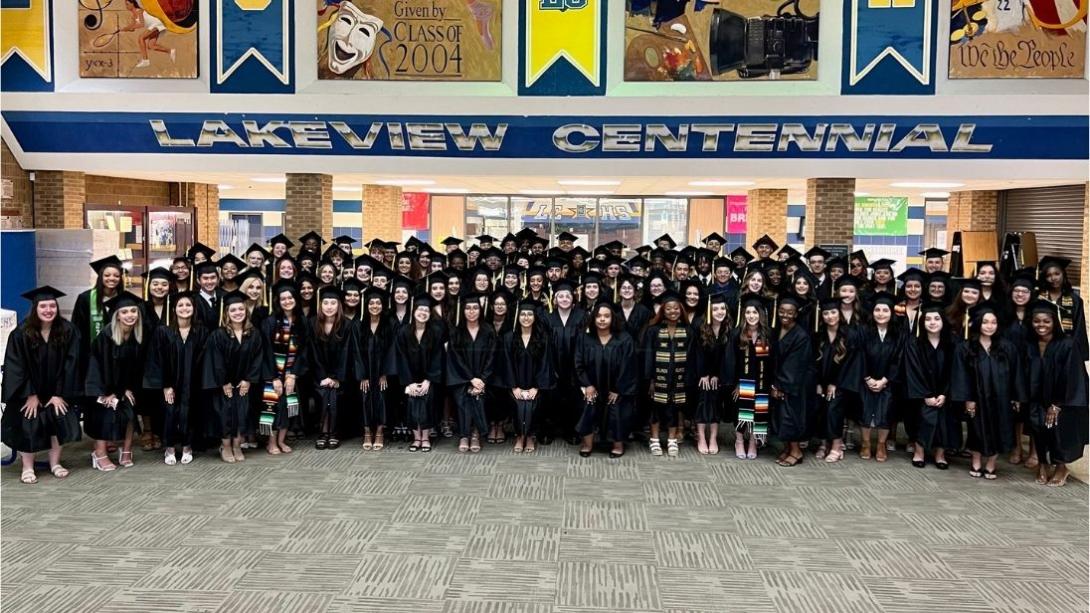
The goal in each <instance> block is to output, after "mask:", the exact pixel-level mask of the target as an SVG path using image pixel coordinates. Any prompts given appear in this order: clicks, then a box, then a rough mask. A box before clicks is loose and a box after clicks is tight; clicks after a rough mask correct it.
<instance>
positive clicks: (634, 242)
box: [595, 198, 643, 255]
mask: <svg viewBox="0 0 1090 613" xmlns="http://www.w3.org/2000/svg"><path fill="white" fill-rule="evenodd" d="M642 209H643V201H642V200H640V199H639V198H602V199H600V200H599V201H598V211H597V216H598V240H597V241H596V242H595V245H603V244H605V243H608V242H610V241H621V242H622V243H624V244H625V245H626V246H627V247H628V250H626V251H625V252H624V253H625V254H626V255H627V254H632V253H633V250H635V248H636V247H639V246H640V245H641V244H643V243H642V239H641V235H640V218H641V216H642Z"/></svg>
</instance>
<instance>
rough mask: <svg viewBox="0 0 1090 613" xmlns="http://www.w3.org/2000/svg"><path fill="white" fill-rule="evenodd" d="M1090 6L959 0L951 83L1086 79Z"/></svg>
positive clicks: (1083, 2)
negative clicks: (974, 80)
mask: <svg viewBox="0 0 1090 613" xmlns="http://www.w3.org/2000/svg"><path fill="white" fill-rule="evenodd" d="M1088 6H1090V0H954V3H953V6H952V7H951V12H950V39H949V40H950V78H951V79H1081V78H1083V77H1084V76H1085V66H1086V26H1087V7H1088Z"/></svg>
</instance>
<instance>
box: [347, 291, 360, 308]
mask: <svg viewBox="0 0 1090 613" xmlns="http://www.w3.org/2000/svg"><path fill="white" fill-rule="evenodd" d="M344 304H345V306H349V307H352V308H353V309H354V308H356V307H358V306H359V305H360V293H359V292H357V291H347V292H345V293H344Z"/></svg>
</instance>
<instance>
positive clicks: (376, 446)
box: [371, 433, 386, 451]
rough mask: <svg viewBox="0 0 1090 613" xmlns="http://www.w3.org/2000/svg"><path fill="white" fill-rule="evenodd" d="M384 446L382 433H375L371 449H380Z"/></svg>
mask: <svg viewBox="0 0 1090 613" xmlns="http://www.w3.org/2000/svg"><path fill="white" fill-rule="evenodd" d="M385 446H386V444H385V443H384V442H383V440H382V433H379V434H376V435H375V443H374V444H373V445H371V449H373V450H375V451H382V448H383V447H385Z"/></svg>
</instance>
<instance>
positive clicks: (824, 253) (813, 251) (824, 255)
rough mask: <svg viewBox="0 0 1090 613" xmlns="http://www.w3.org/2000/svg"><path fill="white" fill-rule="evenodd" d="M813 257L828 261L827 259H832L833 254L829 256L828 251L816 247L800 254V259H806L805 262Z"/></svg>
mask: <svg viewBox="0 0 1090 613" xmlns="http://www.w3.org/2000/svg"><path fill="white" fill-rule="evenodd" d="M814 256H820V257H822V258H824V259H826V260H828V259H829V258H831V257H833V254H831V253H829V252H828V251H826V250H824V249H822V248H821V247H817V246H814V247H810V248H809V249H807V250H806V253H804V254H802V257H804V258H806V259H807V260H809V259H810V258H812V257H814Z"/></svg>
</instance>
